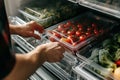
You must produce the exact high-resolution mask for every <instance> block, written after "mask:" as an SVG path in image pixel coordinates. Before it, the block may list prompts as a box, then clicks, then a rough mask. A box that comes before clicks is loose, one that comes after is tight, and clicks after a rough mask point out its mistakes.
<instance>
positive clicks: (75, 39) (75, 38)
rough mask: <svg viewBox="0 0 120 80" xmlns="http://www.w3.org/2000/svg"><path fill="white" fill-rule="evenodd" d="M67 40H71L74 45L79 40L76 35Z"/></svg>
mask: <svg viewBox="0 0 120 80" xmlns="http://www.w3.org/2000/svg"><path fill="white" fill-rule="evenodd" d="M67 39H69V40H71V42H72V43H73V42H76V41H78V40H79V39H78V37H77V36H75V35H69V36H68V37H67Z"/></svg>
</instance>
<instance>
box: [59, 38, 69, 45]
mask: <svg viewBox="0 0 120 80" xmlns="http://www.w3.org/2000/svg"><path fill="white" fill-rule="evenodd" d="M60 40H61V41H64V42H67V43H70V44H71V40H70V39H67V38H61V39H60Z"/></svg>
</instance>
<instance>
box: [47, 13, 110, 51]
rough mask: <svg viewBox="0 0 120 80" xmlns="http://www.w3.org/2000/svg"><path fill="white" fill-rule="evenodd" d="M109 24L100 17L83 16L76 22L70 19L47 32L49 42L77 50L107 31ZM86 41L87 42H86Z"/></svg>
mask: <svg viewBox="0 0 120 80" xmlns="http://www.w3.org/2000/svg"><path fill="white" fill-rule="evenodd" d="M90 15H91V14H90ZM110 25H111V24H110V23H109V22H106V21H104V20H102V18H101V17H96V16H95V17H94V16H93V15H92V17H89V16H88V14H87V16H86V15H84V16H83V17H80V18H78V19H76V20H74V19H71V20H68V21H66V22H62V23H59V24H57V25H55V26H54V29H52V30H49V31H48V33H49V34H50V38H49V39H50V40H51V41H59V42H61V43H63V44H64V45H65V46H67V47H68V48H70V49H73V50H74V49H75V50H76V49H79V48H81V47H83V46H85V45H87V44H88V42H92V41H93V40H94V39H93V38H96V37H98V36H100V35H102V34H104V33H105V32H106V31H107V26H108V27H110ZM87 41H88V42H87Z"/></svg>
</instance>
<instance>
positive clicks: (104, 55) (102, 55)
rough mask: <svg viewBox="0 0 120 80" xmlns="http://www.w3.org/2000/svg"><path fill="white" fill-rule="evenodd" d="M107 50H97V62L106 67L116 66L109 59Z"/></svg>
mask: <svg viewBox="0 0 120 80" xmlns="http://www.w3.org/2000/svg"><path fill="white" fill-rule="evenodd" d="M110 58H111V57H110V55H109V51H108V50H105V49H101V50H99V63H100V64H101V65H102V66H104V67H106V68H113V69H115V68H116V64H115V63H114V62H112V61H111V59H110Z"/></svg>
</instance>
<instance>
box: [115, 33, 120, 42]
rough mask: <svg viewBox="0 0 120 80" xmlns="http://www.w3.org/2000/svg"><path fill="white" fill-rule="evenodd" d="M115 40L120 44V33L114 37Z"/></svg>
mask: <svg viewBox="0 0 120 80" xmlns="http://www.w3.org/2000/svg"><path fill="white" fill-rule="evenodd" d="M114 40H115V41H117V42H118V43H120V33H117V34H115V35H114Z"/></svg>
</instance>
